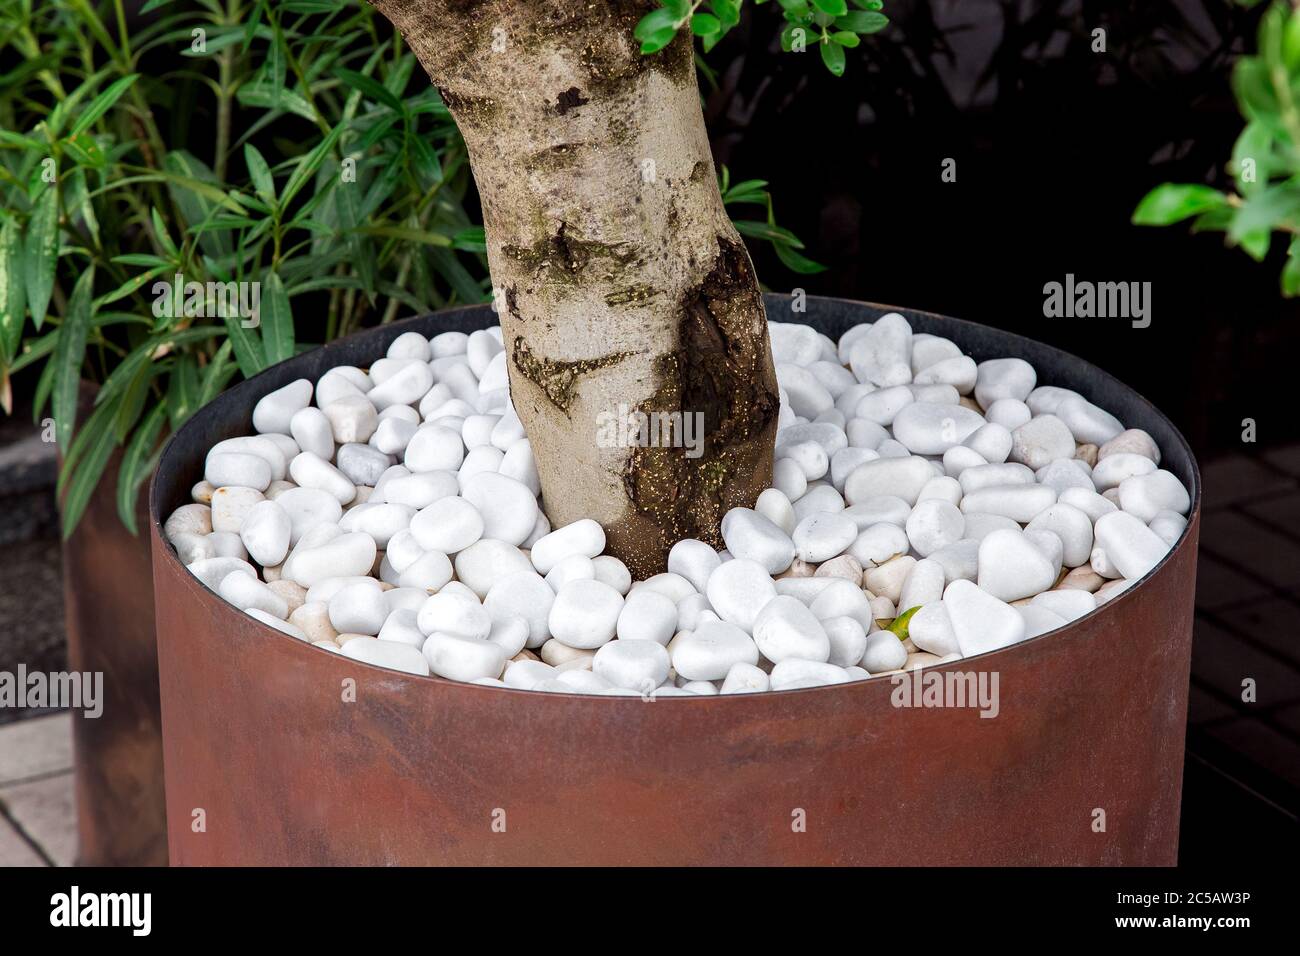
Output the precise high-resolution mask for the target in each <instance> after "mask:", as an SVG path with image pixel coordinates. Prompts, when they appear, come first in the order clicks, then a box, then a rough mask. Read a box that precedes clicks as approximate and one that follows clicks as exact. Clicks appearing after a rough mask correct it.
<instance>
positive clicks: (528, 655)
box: [510, 647, 541, 661]
mask: <svg viewBox="0 0 1300 956" xmlns="http://www.w3.org/2000/svg"><path fill="white" fill-rule="evenodd" d="M510 659H511V660H512V661H540V660H541V658H540V657H538V656H537V655H536V654H534V653H533V652H532V651H530V650H529V649H528V648H526V647H525V648H524V649H523V650H522V651H520V652H519V653H518V654H516V655H515V656H514V657H512V658H510Z"/></svg>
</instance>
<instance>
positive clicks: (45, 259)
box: [23, 183, 59, 329]
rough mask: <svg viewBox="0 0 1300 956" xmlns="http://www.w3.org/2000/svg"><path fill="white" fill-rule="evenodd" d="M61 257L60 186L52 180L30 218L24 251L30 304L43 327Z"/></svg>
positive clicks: (34, 323)
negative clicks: (56, 268) (55, 271)
mask: <svg viewBox="0 0 1300 956" xmlns="http://www.w3.org/2000/svg"><path fill="white" fill-rule="evenodd" d="M58 258H59V187H58V184H57V183H50V185H49V186H47V187H46V189H45V192H43V193H41V197H40V198H39V199H38V200H36V208H35V209H33V210H32V216H31V218H30V219H28V220H27V242H26V247H25V248H24V250H23V260H24V261H23V272H24V275H25V277H26V285H27V306H28V308H30V309H31V310H32V324H33V325H34V326H35V327H36V328H37V329H40V327H41V323H42V322H44V321H45V312H46V310H47V309H48V308H49V307H50V296H51V294H53V292H54V267H55V265H56V264H57V262H58Z"/></svg>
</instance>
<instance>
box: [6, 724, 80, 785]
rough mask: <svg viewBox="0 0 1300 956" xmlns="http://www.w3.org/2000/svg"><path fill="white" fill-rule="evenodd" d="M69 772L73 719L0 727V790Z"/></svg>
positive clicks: (70, 766) (70, 767)
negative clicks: (44, 776) (30, 778)
mask: <svg viewBox="0 0 1300 956" xmlns="http://www.w3.org/2000/svg"><path fill="white" fill-rule="evenodd" d="M70 769H72V717H71V715H70V714H68V713H61V714H51V715H49V716H47V717H32V718H30V719H28V720H20V721H18V722H16V723H12V724H5V725H4V726H0V787H3V786H4V785H6V784H10V783H13V782H14V781H16V780H26V779H27V778H29V777H37V776H41V775H44V774H51V773H58V772H59V771H64V770H70Z"/></svg>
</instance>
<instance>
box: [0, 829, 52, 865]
mask: <svg viewBox="0 0 1300 956" xmlns="http://www.w3.org/2000/svg"><path fill="white" fill-rule="evenodd" d="M44 865H45V861H44V860H42V859H41V858H40V857H39V856H38V855H37V854H36V851H35V850H33V849H32V848H31V845H30V844H28V842H27V841H26V840H24V839H23V838H22V836H21V835H19V833H18V831H17V830H15V829H14V828H13V827H11V826H10V825H9V822H8V821H7V820H4V819H3V818H0V867H6V866H44Z"/></svg>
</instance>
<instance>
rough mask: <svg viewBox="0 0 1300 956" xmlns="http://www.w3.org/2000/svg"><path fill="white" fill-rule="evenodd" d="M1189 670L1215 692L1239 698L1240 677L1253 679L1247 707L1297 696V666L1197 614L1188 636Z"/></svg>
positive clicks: (1299, 683) (1279, 702) (1299, 670)
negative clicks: (1251, 700)
mask: <svg viewBox="0 0 1300 956" xmlns="http://www.w3.org/2000/svg"><path fill="white" fill-rule="evenodd" d="M1192 674H1193V675H1194V676H1195V677H1196V678H1197V679H1198V680H1199V681H1201V682H1203V683H1204V684H1206V685H1208V686H1209V687H1210V688H1212V689H1213V690H1215V691H1217V692H1218V693H1219V694H1223V695H1226V696H1227V697H1228V698H1229V699H1232V700H1241V694H1242V681H1243V680H1245V679H1246V678H1250V679H1252V680H1254V681H1255V691H1256V701H1255V703H1254V704H1245V705H1244V706H1245V707H1246V708H1247V710H1249V708H1250V707H1252V706H1255V707H1261V708H1262V707H1276V706H1279V705H1282V704H1286V703H1289V702H1291V701H1293V700H1300V667H1297V666H1294V665H1290V666H1289V665H1288V664H1286V663H1285V662H1283V661H1279V660H1278V659H1277V658H1276V657H1274V656H1273V655H1272V654H1269V653H1268V652H1267V651H1264V650H1262V649H1260V648H1258V647H1255V646H1253V645H1252V644H1250V643H1247V642H1246V641H1244V640H1242V639H1241V638H1240V637H1238V636H1237V635H1235V634H1230V633H1229V632H1228V631H1226V630H1224V629H1222V628H1220V627H1218V626H1216V625H1214V624H1211V623H1210V622H1208V621H1206V620H1204V619H1202V618H1198V619H1197V620H1196V625H1195V630H1194V632H1193V640H1192Z"/></svg>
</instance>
